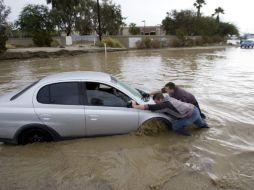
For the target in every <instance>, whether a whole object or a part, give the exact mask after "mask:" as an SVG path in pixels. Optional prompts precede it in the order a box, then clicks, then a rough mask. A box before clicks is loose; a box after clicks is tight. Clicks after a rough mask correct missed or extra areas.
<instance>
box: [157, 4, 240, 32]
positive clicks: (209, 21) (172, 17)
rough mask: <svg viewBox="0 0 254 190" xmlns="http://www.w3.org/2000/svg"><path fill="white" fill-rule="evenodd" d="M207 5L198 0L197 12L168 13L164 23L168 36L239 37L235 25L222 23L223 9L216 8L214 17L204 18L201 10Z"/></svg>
mask: <svg viewBox="0 0 254 190" xmlns="http://www.w3.org/2000/svg"><path fill="white" fill-rule="evenodd" d="M205 4H206V3H205V1H204V0H196V2H195V3H194V7H196V9H197V12H195V11H193V10H181V11H178V10H172V11H170V12H168V13H167V15H166V17H165V18H164V19H163V21H162V27H163V29H164V30H165V31H166V34H167V35H177V34H178V35H184V36H216V35H217V36H227V35H239V31H238V29H237V27H236V26H235V25H234V24H231V23H228V22H221V21H220V15H221V14H224V10H223V9H222V8H221V7H218V8H216V9H215V12H214V14H213V15H212V16H202V14H201V8H202V7H203V5H205ZM214 16H215V17H216V18H214Z"/></svg>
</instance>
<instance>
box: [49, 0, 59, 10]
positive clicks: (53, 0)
mask: <svg viewBox="0 0 254 190" xmlns="http://www.w3.org/2000/svg"><path fill="white" fill-rule="evenodd" d="M47 4H51V5H52V8H55V7H56V5H57V0H47Z"/></svg>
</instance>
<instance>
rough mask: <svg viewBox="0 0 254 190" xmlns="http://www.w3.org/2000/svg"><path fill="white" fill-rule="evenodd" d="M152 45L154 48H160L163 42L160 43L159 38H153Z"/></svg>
mask: <svg viewBox="0 0 254 190" xmlns="http://www.w3.org/2000/svg"><path fill="white" fill-rule="evenodd" d="M151 46H152V48H154V49H158V48H161V43H160V41H159V40H152V42H151Z"/></svg>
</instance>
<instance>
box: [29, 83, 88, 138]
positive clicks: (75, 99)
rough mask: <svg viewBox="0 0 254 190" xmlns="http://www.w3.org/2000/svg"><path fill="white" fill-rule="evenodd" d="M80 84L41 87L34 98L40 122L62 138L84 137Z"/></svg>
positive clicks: (55, 84) (58, 84)
mask: <svg viewBox="0 0 254 190" xmlns="http://www.w3.org/2000/svg"><path fill="white" fill-rule="evenodd" d="M81 85H82V83H79V82H60V83H54V84H48V85H45V86H42V87H41V88H40V89H39V90H38V92H37V93H36V95H35V97H34V101H33V103H34V109H35V113H36V114H37V115H38V117H39V118H40V120H41V121H42V122H43V123H44V124H45V125H47V126H48V127H50V128H52V129H54V130H55V131H56V132H57V133H58V134H59V135H60V136H62V137H81V136H85V115H84V105H83V102H82V101H83V100H82V98H81V94H80V89H81Z"/></svg>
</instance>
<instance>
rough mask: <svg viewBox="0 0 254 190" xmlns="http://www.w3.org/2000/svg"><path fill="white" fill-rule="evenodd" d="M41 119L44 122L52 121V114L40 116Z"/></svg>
mask: <svg viewBox="0 0 254 190" xmlns="http://www.w3.org/2000/svg"><path fill="white" fill-rule="evenodd" d="M40 117H41V118H42V119H43V120H46V121H48V120H50V119H51V115H50V114H40Z"/></svg>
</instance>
